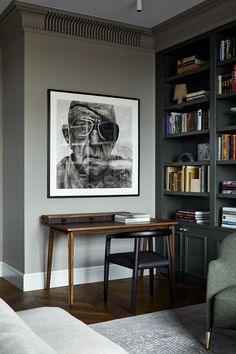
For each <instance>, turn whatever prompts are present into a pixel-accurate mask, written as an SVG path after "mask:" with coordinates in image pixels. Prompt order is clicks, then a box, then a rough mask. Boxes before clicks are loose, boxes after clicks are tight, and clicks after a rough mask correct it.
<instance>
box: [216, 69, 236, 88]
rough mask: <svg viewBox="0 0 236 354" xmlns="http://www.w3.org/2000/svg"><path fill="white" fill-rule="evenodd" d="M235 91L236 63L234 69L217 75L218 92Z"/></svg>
mask: <svg viewBox="0 0 236 354" xmlns="http://www.w3.org/2000/svg"><path fill="white" fill-rule="evenodd" d="M234 91H236V65H234V70H233V71H231V72H228V73H224V74H220V75H218V94H219V95H221V94H222V93H230V92H234Z"/></svg>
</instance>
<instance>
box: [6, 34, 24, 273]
mask: <svg viewBox="0 0 236 354" xmlns="http://www.w3.org/2000/svg"><path fill="white" fill-rule="evenodd" d="M3 146H4V149H3V234H4V239H3V260H4V263H6V264H8V265H10V266H12V267H13V268H15V269H17V270H19V271H21V272H24V247H25V245H24V36H23V33H22V34H21V35H20V36H18V37H17V38H15V40H14V41H12V42H10V43H9V44H8V46H7V47H5V48H4V50H3Z"/></svg>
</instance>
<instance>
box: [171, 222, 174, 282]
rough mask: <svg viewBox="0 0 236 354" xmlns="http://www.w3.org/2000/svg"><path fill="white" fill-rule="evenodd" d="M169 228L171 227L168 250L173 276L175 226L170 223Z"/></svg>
mask: <svg viewBox="0 0 236 354" xmlns="http://www.w3.org/2000/svg"><path fill="white" fill-rule="evenodd" d="M170 228H171V237H170V252H171V259H172V270H173V276H174V274H175V227H174V225H172V226H171V227H170Z"/></svg>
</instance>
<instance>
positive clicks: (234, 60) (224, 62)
mask: <svg viewBox="0 0 236 354" xmlns="http://www.w3.org/2000/svg"><path fill="white" fill-rule="evenodd" d="M235 63H236V57H234V58H231V59H227V60H218V61H217V62H216V66H219V67H222V66H228V65H232V64H235Z"/></svg>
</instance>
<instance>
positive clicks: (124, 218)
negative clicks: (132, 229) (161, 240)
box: [114, 212, 150, 224]
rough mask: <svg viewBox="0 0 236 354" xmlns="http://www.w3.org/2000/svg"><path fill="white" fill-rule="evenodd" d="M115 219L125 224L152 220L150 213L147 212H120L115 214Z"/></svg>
mask: <svg viewBox="0 0 236 354" xmlns="http://www.w3.org/2000/svg"><path fill="white" fill-rule="evenodd" d="M114 220H115V221H116V222H121V223H123V224H137V223H143V222H149V221H150V215H149V214H146V213H139V212H138V213H131V212H120V213H117V214H115V217H114Z"/></svg>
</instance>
